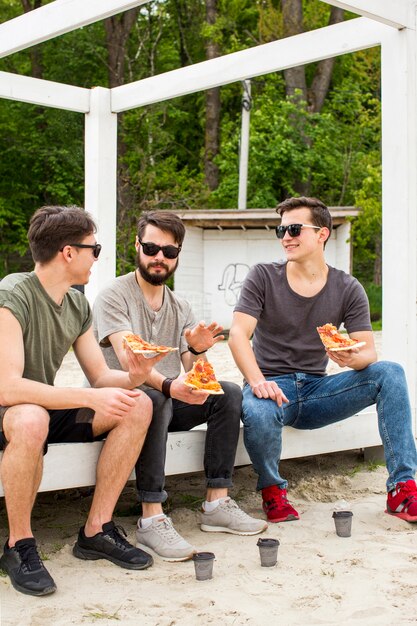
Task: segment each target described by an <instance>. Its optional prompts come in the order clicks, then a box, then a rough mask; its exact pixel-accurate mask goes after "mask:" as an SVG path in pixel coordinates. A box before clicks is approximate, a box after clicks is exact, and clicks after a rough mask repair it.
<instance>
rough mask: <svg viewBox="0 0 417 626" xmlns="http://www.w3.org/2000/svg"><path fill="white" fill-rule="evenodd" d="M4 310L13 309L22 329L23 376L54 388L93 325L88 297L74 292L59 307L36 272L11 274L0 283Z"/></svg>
mask: <svg viewBox="0 0 417 626" xmlns="http://www.w3.org/2000/svg"><path fill="white" fill-rule="evenodd" d="M0 308H5V309H9V310H10V311H11V312H12V313H13V315H14V316H15V318H16V319H17V321H18V322H19V324H20V326H21V327H22V333H23V343H24V348H25V367H24V371H23V377H24V378H28V379H30V380H36V381H37V382H41V383H46V384H48V385H53V384H54V380H55V375H56V373H57V371H58V369H59V368H60V366H61V363H62V360H63V358H64V356H65V355H66V354H67V352H68V350H69V349H70V347H71V346H72V344H73V343H74V341H75V340H76V339H77V338H78V337H79V336H80V335H82V334H84V333H85V332H86V331H87V330H88V328H89V327H90V326H91V322H92V315H91V310H90V306H89V304H88V301H87V299H86V298H85V296H84V295H83V294H82V293H81V292H80V291H77V289H70V290H69V291H68V293H66V294H65V296H64V300H63V302H62V305H58V304H57V303H56V302H54V300H52V298H50V297H49V295H48V294H47V293H46V291H45V289H44V288H43V287H42V285H41V283H40V282H39V279H38V277H37V276H36V274H35V272H28V273H22V274H9V276H6V277H5V278H4V279H3V280H2V281H0ZM10 350H13V346H12V345H10Z"/></svg>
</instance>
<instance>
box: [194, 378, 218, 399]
mask: <svg viewBox="0 0 417 626" xmlns="http://www.w3.org/2000/svg"><path fill="white" fill-rule="evenodd" d="M184 385H186V386H187V387H190V388H191V389H196V390H197V391H204V392H205V393H208V394H209V395H210V396H221V395H222V394H223V393H224V391H223V389H219V390H218V391H216V390H215V389H204V387H196V386H195V385H193V384H192V383H187V381H185V380H184Z"/></svg>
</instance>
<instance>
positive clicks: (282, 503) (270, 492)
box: [262, 485, 300, 522]
mask: <svg viewBox="0 0 417 626" xmlns="http://www.w3.org/2000/svg"><path fill="white" fill-rule="evenodd" d="M262 500H263V502H262V508H263V510H264V512H265V513H266V516H267V518H268V522H290V521H291V520H295V519H300V517H299V515H298V513H297V511H296V510H295V509H294V507H293V506H291V504H290V503H289V502H288V500H287V490H286V489H280V488H279V487H278V486H277V485H271V487H265V489H262Z"/></svg>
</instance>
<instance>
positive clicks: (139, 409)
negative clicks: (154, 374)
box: [130, 393, 152, 431]
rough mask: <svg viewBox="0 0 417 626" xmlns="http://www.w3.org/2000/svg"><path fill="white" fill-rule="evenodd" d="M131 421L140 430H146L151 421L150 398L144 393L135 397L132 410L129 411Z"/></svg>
mask: <svg viewBox="0 0 417 626" xmlns="http://www.w3.org/2000/svg"><path fill="white" fill-rule="evenodd" d="M130 415H131V418H132V421H133V422H134V424H135V425H136V426H137V427H138V428H139V429H140V430H145V431H146V430H148V428H149V425H150V423H151V421H152V400H151V399H150V398H149V396H147V395H146V393H141V394H140V396H138V398H137V399H136V404H135V407H134V410H133V411H131V413H130Z"/></svg>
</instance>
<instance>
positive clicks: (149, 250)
mask: <svg viewBox="0 0 417 626" xmlns="http://www.w3.org/2000/svg"><path fill="white" fill-rule="evenodd" d="M138 241H139V243H140V245H141V246H142V249H143V252H144V254H146V256H156V255H157V254H158V252H159V251H160V250H162V254H163V255H164V257H165V258H167V259H176V258H177V256H178V255H179V253H180V252H181V246H178V248H177V246H158V244H156V243H152V242H151V241H147V242H145V241H141V240H140V239H139V238H138Z"/></svg>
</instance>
